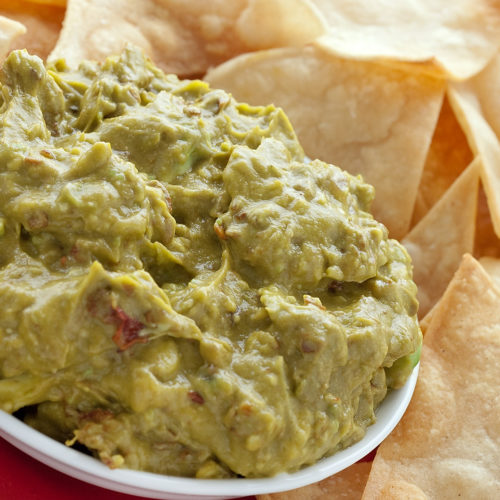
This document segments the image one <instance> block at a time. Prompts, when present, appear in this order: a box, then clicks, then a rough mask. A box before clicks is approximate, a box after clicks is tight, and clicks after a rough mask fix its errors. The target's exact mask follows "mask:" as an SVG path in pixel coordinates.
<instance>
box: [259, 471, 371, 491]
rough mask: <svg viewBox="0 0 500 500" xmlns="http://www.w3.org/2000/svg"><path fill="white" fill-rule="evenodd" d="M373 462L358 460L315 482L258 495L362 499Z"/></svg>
mask: <svg viewBox="0 0 500 500" xmlns="http://www.w3.org/2000/svg"><path fill="white" fill-rule="evenodd" d="M371 465H372V464H371V462H358V463H355V464H353V465H351V466H350V467H348V468H347V469H344V470H343V471H341V472H338V473H337V474H335V475H333V476H331V477H328V478H326V479H323V481H320V482H318V483H315V484H311V485H309V486H304V487H303V488H298V489H296V490H290V491H285V492H283V493H273V494H272V495H257V500H323V499H326V498H328V500H337V499H338V500H341V499H342V500H360V499H361V495H362V494H363V490H364V488H365V484H366V480H367V479H368V474H369V473H370V468H371Z"/></svg>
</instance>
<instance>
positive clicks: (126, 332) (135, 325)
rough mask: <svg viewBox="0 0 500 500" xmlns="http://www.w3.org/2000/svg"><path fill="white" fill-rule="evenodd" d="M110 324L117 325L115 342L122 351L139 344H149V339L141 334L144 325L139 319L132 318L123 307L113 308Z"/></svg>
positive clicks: (114, 336)
mask: <svg viewBox="0 0 500 500" xmlns="http://www.w3.org/2000/svg"><path fill="white" fill-rule="evenodd" d="M109 322H110V323H115V324H116V325H117V327H116V331H115V334H114V335H113V342H114V343H115V344H116V345H117V346H118V349H119V350H120V351H125V349H128V348H129V347H131V346H132V345H134V344H136V343H137V342H142V343H144V342H147V341H148V338H147V337H140V336H139V332H140V331H141V330H142V329H143V328H144V324H143V323H141V322H140V321H139V320H138V319H135V318H132V317H130V316H129V315H128V314H127V313H126V312H125V311H124V310H123V309H122V308H121V307H112V312H111V315H110V318H109Z"/></svg>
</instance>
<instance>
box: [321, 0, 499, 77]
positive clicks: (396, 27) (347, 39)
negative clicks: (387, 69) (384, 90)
mask: <svg viewBox="0 0 500 500" xmlns="http://www.w3.org/2000/svg"><path fill="white" fill-rule="evenodd" d="M313 2H314V3H315V4H316V5H317V7H318V8H319V9H320V11H321V12H322V13H323V14H324V16H325V18H326V19H327V22H328V24H329V26H330V30H329V33H328V34H327V35H325V36H323V37H322V38H320V39H319V40H318V43H320V44H321V45H322V46H323V47H327V48H328V49H329V50H332V51H333V52H334V53H336V54H338V55H340V56H343V57H347V58H350V59H364V60H368V59H372V60H373V59H378V60H388V59H389V60H392V61H410V62H417V63H420V69H425V70H427V71H434V72H441V73H443V74H446V75H447V76H449V77H450V78H456V79H465V78H468V77H470V76H472V75H474V74H475V73H477V72H479V71H481V69H482V68H483V67H484V66H486V64H487V63H488V61H489V60H490V59H491V58H492V57H493V56H494V54H495V52H496V50H497V48H498V45H499V43H500V5H499V4H498V2H493V1H491V0H456V1H454V2H452V3H450V2H449V1H447V0H437V1H436V0H419V1H414V0H398V1H397V2H387V1H386V0H370V1H366V0H350V1H349V2H345V1H341V0H313Z"/></svg>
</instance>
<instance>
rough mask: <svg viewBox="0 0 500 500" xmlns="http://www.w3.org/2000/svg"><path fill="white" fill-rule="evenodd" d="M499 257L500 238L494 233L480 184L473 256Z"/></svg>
mask: <svg viewBox="0 0 500 500" xmlns="http://www.w3.org/2000/svg"><path fill="white" fill-rule="evenodd" d="M485 256H489V257H500V239H498V236H497V235H496V234H495V230H494V228H493V222H492V220H491V215H490V209H489V208H488V201H487V199H486V194H485V192H484V189H483V187H482V185H481V186H480V189H479V196H478V199H477V217H476V235H475V237H474V257H476V258H477V259H478V258H480V257H485Z"/></svg>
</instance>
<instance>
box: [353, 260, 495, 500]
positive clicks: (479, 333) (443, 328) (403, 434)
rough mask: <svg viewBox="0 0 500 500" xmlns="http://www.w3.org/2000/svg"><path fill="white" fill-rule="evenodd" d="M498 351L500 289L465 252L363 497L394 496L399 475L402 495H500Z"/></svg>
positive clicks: (436, 313) (440, 499)
mask: <svg viewBox="0 0 500 500" xmlns="http://www.w3.org/2000/svg"><path fill="white" fill-rule="evenodd" d="M499 358H500V289H498V288H497V287H496V286H495V285H494V284H493V283H492V281H491V279H490V278H489V276H488V275H487V274H486V272H485V271H484V270H483V268H482V267H481V265H480V264H479V263H478V262H477V261H476V260H475V259H474V258H472V257H471V256H470V255H466V256H465V257H464V259H463V261H462V263H461V265H460V268H459V270H458V271H457V273H456V275H455V276H454V278H453V280H452V281H451V283H450V285H449V287H448V288H447V290H446V292H445V294H444V296H443V298H442V299H441V301H440V303H439V305H438V307H437V308H436V310H435V311H434V312H433V315H432V320H431V322H430V325H429V327H428V329H427V333H426V335H425V337H424V345H423V348H422V357H421V360H420V372H419V378H418V381H417V386H416V388H415V393H414V395H413V399H412V401H411V403H410V405H409V407H408V409H407V411H406V413H405V415H404V416H403V418H402V420H401V422H400V423H399V424H398V425H397V426H396V428H395V430H394V431H393V432H392V434H390V435H389V437H388V438H387V439H386V440H385V441H384V442H383V443H382V444H381V445H380V447H379V449H378V452H377V455H376V457H375V460H374V462H373V466H372V469H371V472H370V476H369V478H368V482H367V485H366V489H365V492H364V495H363V500H375V499H376V500H386V499H387V498H390V496H388V495H387V494H386V493H387V491H390V489H391V486H392V485H394V484H395V483H396V484H397V483H399V491H400V496H398V497H396V498H398V499H399V498H411V499H414V498H428V499H436V500H448V499H453V500H455V499H457V498H463V499H466V498H467V499H485V500H486V499H493V498H497V497H498V492H499V491H500V446H499V445H498V444H499V443H500V419H499V417H498V416H499V415H500V398H499V396H498V395H499V392H498V380H499V379H500V363H498V359H499ZM405 483H406V487H405ZM403 491H406V492H409V491H413V492H414V493H415V495H408V496H403V495H402V493H403ZM418 495H420V496H418ZM422 495H425V496H422Z"/></svg>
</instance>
